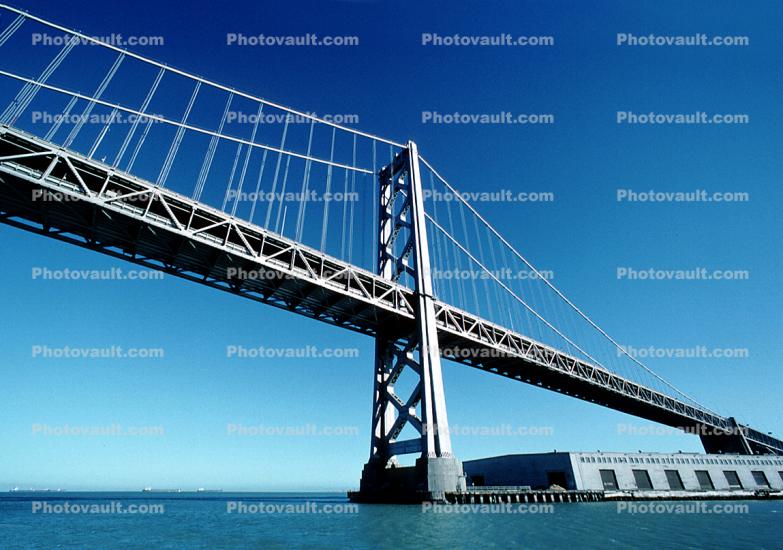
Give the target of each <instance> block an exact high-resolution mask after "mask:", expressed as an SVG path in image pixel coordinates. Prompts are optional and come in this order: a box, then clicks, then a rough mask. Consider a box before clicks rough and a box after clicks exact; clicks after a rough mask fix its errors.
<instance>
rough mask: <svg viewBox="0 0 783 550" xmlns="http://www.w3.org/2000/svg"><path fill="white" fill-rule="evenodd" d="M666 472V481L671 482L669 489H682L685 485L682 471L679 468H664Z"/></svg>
mask: <svg viewBox="0 0 783 550" xmlns="http://www.w3.org/2000/svg"><path fill="white" fill-rule="evenodd" d="M664 471H665V472H666V481H668V482H669V489H671V490H672V491H682V490H683V489H685V487H684V486H683V485H682V478H681V477H680V472H678V471H677V470H664Z"/></svg>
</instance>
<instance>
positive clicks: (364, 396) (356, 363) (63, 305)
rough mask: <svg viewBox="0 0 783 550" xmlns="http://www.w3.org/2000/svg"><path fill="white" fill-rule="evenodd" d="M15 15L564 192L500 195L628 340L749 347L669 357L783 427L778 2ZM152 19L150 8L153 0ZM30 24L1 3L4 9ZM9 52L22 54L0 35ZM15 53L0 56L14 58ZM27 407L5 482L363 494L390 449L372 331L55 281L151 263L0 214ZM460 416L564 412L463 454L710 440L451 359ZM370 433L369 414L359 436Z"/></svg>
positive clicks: (532, 241)
mask: <svg viewBox="0 0 783 550" xmlns="http://www.w3.org/2000/svg"><path fill="white" fill-rule="evenodd" d="M17 5H18V6H19V7H22V8H24V9H27V10H29V11H31V12H32V13H34V14H37V15H40V16H42V17H45V18H49V19H51V20H54V21H57V22H60V23H61V24H64V25H66V26H70V27H74V28H77V29H80V30H82V31H84V32H85V33H87V34H92V35H101V36H103V35H106V34H109V33H111V32H119V33H122V34H123V35H128V36H130V35H162V36H164V37H165V46H163V47H149V48H138V50H139V51H140V52H141V53H144V54H147V55H149V56H151V57H153V58H155V59H158V60H161V61H164V62H166V63H167V64H170V65H173V66H176V67H182V68H185V69H188V70H190V71H192V72H194V73H196V74H200V75H204V76H207V77H209V78H212V79H214V80H216V81H219V82H224V83H226V84H229V85H231V86H233V87H236V88H238V89H243V90H247V91H249V92H253V93H256V94H258V95H260V96H262V97H264V98H267V99H269V100H273V101H278V102H280V103H283V104H285V105H290V106H292V107H297V108H300V109H303V110H308V111H315V112H318V113H355V114H358V115H359V117H360V120H361V123H360V125H359V126H360V127H361V128H362V129H363V130H366V131H369V132H373V133H377V134H379V135H383V136H386V137H390V138H393V139H397V140H406V139H414V140H415V141H416V142H417V143H418V144H419V147H420V149H421V151H422V153H423V154H424V155H425V156H426V157H427V158H428V159H429V160H431V161H432V162H433V163H434V164H435V166H437V167H438V168H439V170H440V171H441V172H442V173H443V174H444V175H445V176H446V177H447V178H448V179H449V180H450V181H451V182H452V183H454V184H456V185H457V186H458V187H459V188H460V189H462V190H466V191H472V190H493V189H512V190H517V191H523V190H527V191H530V190H534V191H551V192H553V193H554V194H555V196H556V200H555V202H553V203H548V204H547V203H537V204H536V203H531V204H520V203H493V204H479V205H478V208H479V210H480V211H482V212H483V213H485V214H486V217H487V218H488V219H489V220H490V221H491V222H492V223H493V224H494V225H495V227H496V228H498V230H499V231H500V232H501V233H503V234H504V235H506V236H507V238H508V239H509V240H510V241H511V242H512V243H513V244H514V245H515V246H517V248H519V249H520V250H522V251H523V252H524V253H525V254H526V255H527V256H528V257H529V258H530V259H532V260H533V261H534V263H535V264H536V265H538V266H541V268H544V269H551V270H553V271H554V272H555V273H556V280H555V282H556V284H557V285H558V286H559V287H560V288H562V289H563V290H564V291H565V292H566V294H567V295H568V296H570V297H571V298H572V300H573V301H574V302H576V303H577V304H579V305H580V306H581V307H582V308H583V309H584V310H585V311H587V312H588V313H589V314H590V315H591V316H592V317H593V318H595V319H596V320H597V321H598V322H599V324H601V325H602V326H603V327H604V328H606V329H607V331H608V332H610V333H611V334H613V335H614V336H615V338H616V339H617V340H619V341H620V342H622V343H625V344H631V345H634V346H638V347H642V346H649V345H656V346H660V347H666V348H683V347H685V348H689V347H693V346H696V345H705V346H708V347H720V348H724V347H725V348H745V349H748V350H749V357H748V358H745V359H736V358H735V359H716V358H709V359H691V360H686V359H669V360H667V359H656V360H650V361H649V364H650V366H651V367H652V368H654V369H655V370H656V372H658V373H660V374H662V375H663V376H665V377H666V378H668V379H670V380H672V381H673V382H674V383H675V384H677V385H678V386H680V387H682V388H683V389H684V390H686V391H688V392H690V393H692V394H694V395H695V396H696V397H697V398H699V399H700V400H701V401H702V402H704V403H705V404H707V405H709V406H711V407H712V408H714V409H717V410H718V411H720V412H721V413H723V414H727V415H734V416H736V417H737V418H738V419H739V420H741V421H745V422H749V423H750V424H752V425H754V426H755V427H757V428H760V429H762V430H765V431H767V430H768V431H772V432H773V433H776V434H778V435H780V434H781V433H783V425H782V424H781V421H780V414H779V404H778V396H779V395H780V392H781V390H783V379H782V377H781V375H780V370H779V364H780V362H781V360H782V359H783V349H782V348H781V344H780V337H779V336H780V333H781V329H783V322H782V320H781V315H780V309H781V305H782V303H781V302H782V300H783V296H781V291H780V285H779V281H780V270H781V267H783V264H782V262H781V255H780V244H781V229H780V224H779V209H780V204H781V200H782V199H783V196H781V195H782V194H781V190H780V187H779V177H780V173H781V168H782V166H781V154H780V151H781V150H782V149H781V146H783V138H782V136H783V133H781V131H780V128H781V127H782V126H781V125H782V124H783V115H782V114H781V110H780V101H779V99H780V94H781V91H783V73H781V70H780V67H781V61H783V60H782V59H781V56H783V51H781V49H780V47H779V36H778V33H777V31H776V28H777V26H776V25H774V24H772V23H773V22H775V21H777V22H781V16H782V15H783V10H781V8H780V7H779V6H777V5H776V4H775V3H773V2H759V3H757V4H756V5H754V8H753V10H750V9H748V8H747V7H744V6H743V4H742V3H740V2H720V3H716V2H691V3H688V4H687V5H683V4H682V3H681V2H638V3H633V4H631V3H628V2H623V1H617V2H584V3H579V5H574V3H572V2H461V3H459V4H454V3H428V4H426V5H421V3H414V2H394V3H391V2H389V3H383V2H370V1H344V2H339V1H334V2H323V1H320V2H299V1H294V2H287V3H279V2H242V3H236V4H232V6H231V8H230V9H216V7H215V3H213V2H200V1H196V2H191V3H188V6H187V9H184V10H183V8H182V7H178V6H175V5H173V4H167V3H160V2H154V3H153V2H148V1H147V0H140V1H139V2H135V3H134V4H133V6H132V7H131V6H130V5H129V6H128V7H118V6H117V5H116V4H108V3H104V2H87V1H82V0H75V1H73V2H68V3H62V2H52V1H32V0H31V1H28V2H25V3H18V4H17ZM153 13H154V16H151V15H150V14H153ZM7 23H8V19H7V18H3V19H2V20H0V25H2V26H3V27H5V25H6V24H7ZM230 32H236V33H239V32H241V33H245V34H247V35H253V34H259V33H265V34H273V35H288V34H294V35H299V34H303V33H308V32H314V33H318V34H320V35H327V34H328V35H356V36H359V37H360V45H359V46H358V47H343V48H338V47H334V48H308V47H302V48H297V47H251V46H248V47H229V46H227V45H226V43H225V42H226V33H230ZM506 32H508V33H512V34H515V35H517V34H529V35H551V36H554V37H555V45H554V46H552V47H538V48H533V47H506V48H502V47H459V48H456V47H440V48H438V47H422V45H421V35H422V33H439V34H441V35H444V36H447V35H453V34H455V33H461V34H465V35H468V34H470V35H495V34H499V33H506ZM620 32H629V33H634V34H638V35H646V34H649V33H655V34H657V35H678V34H693V33H706V34H708V35H747V36H749V37H750V45H749V46H748V47H734V48H731V47H726V48H718V47H704V48H682V47H647V48H645V47H636V48H633V47H618V46H617V45H616V43H615V40H616V34H617V33H620ZM0 56H2V50H0ZM0 58H1V57H0ZM626 110H627V111H634V112H638V113H647V112H650V111H655V112H659V113H691V112H693V111H705V112H710V113H746V114H748V115H749V119H750V123H749V124H745V125H734V126H719V125H694V126H681V125H653V126H651V125H636V126H631V125H621V124H617V123H616V120H615V119H616V113H617V111H626ZM422 111H439V112H442V113H451V112H454V111H460V112H466V113H494V112H498V111H510V112H515V113H552V114H554V115H555V124H552V125H474V124H463V125H434V124H422V123H421V113H422ZM618 188H631V189H634V190H637V191H646V190H648V189H655V190H658V191H689V190H693V189H697V188H701V189H706V190H708V191H710V192H712V191H743V192H747V193H749V194H750V197H751V200H750V201H749V202H746V203H738V204H714V203H712V204H704V203H702V204H686V203H659V204H650V203H618V202H617V201H616V200H615V194H616V190H617V189H618ZM0 244H1V245H2V249H3V253H4V254H3V255H4V268H3V269H2V270H0V288H2V289H4V290H2V291H1V293H0V296H2V299H3V303H4V305H5V308H6V314H5V315H4V316H3V320H2V321H0V328H1V329H2V333H3V335H4V345H3V346H2V348H0V369H2V377H3V381H4V384H3V390H4V392H3V393H4V395H3V400H2V402H3V405H2V413H3V418H4V421H3V423H2V425H0V443H2V447H3V449H5V452H4V453H2V456H0V488H2V487H4V486H14V485H19V486H35V487H44V486H45V487H63V488H70V489H75V488H85V489H136V488H140V487H143V486H145V485H151V486H154V487H183V488H188V487H190V488H192V487H202V486H203V487H221V488H224V489H256V490H263V489H266V490H276V489H280V490H283V489H292V490H304V489H343V488H347V487H351V486H355V485H356V484H357V483H358V479H359V475H360V471H361V466H362V464H363V463H364V461H365V460H366V458H367V455H368V448H369V429H370V426H369V425H370V404H371V398H372V395H371V390H372V361H373V345H372V344H373V343H372V341H371V340H370V339H368V338H365V337H362V336H358V335H355V334H352V333H349V332H347V331H342V330H340V329H337V328H333V327H330V326H327V325H323V324H319V323H317V322H315V321H310V320H308V319H305V318H301V317H298V316H295V315H292V314H290V313H287V312H283V311H279V310H276V309H273V308H265V307H263V306H260V305H258V304H256V303H253V302H250V301H244V300H241V299H239V298H236V297H233V296H230V295H227V294H224V293H218V292H215V291H213V290H210V289H208V288H206V287H201V286H199V285H196V284H193V283H189V282H186V281H181V280H176V279H174V278H172V277H166V278H164V279H163V280H158V281H101V282H89V283H85V282H74V281H44V280H40V279H37V280H34V279H32V277H31V271H32V269H33V268H35V267H46V268H49V269H64V268H69V269H103V268H110V267H115V266H119V267H122V268H124V269H132V266H131V265H130V264H128V265H126V264H122V263H120V262H119V261H117V260H113V259H111V258H107V257H103V256H101V255H98V254H95V253H92V252H88V251H85V250H81V249H78V248H76V247H69V246H66V245H63V244H61V243H58V242H56V241H53V240H47V239H44V238H42V237H38V236H34V235H31V234H27V233H24V232H21V231H19V230H16V229H13V228H10V227H7V226H2V227H0ZM618 266H633V267H637V268H645V267H656V268H659V269H688V268H691V267H697V266H704V267H706V268H708V269H738V270H746V271H748V272H749V273H750V278H749V280H746V281H690V282H684V281H654V282H650V281H627V280H617V277H616V269H617V267H618ZM306 344H312V345H315V346H318V347H321V348H324V347H333V348H345V349H354V348H355V349H357V350H358V357H354V358H349V359H326V360H324V359H269V358H264V359H230V360H228V359H227V358H226V347H227V346H229V345H241V346H245V347H255V346H276V347H302V346H303V345H306ZM36 345H48V346H50V347H58V346H65V345H70V346H84V347H97V346H111V345H118V346H124V347H126V348H130V347H159V348H163V349H165V358H163V359H123V360H118V361H111V360H89V361H82V360H78V359H62V360H58V359H33V358H32V357H31V348H32V347H33V346H36ZM444 378H445V385H446V392H447V403H448V410H449V419H450V422H451V424H452V425H459V426H467V427H471V426H474V427H475V426H479V427H480V426H484V427H496V426H501V425H504V424H510V425H512V426H525V427H548V428H550V431H551V432H552V433H551V434H550V435H546V436H521V435H517V436H475V435H474V436H469V435H462V436H455V437H454V438H453V445H454V449H455V453H456V454H457V456H458V457H460V458H462V459H470V458H477V457H481V456H489V455H494V454H505V453H517V452H537V451H547V450H551V449H559V450H565V449H574V450H593V449H602V450H605V449H606V450H609V449H611V450H628V451H635V450H637V449H643V450H650V451H676V450H678V449H681V450H692V451H698V450H701V447H700V444H699V442H698V439H697V438H695V437H689V436H684V435H674V436H673V435H668V436H647V437H645V436H627V435H622V434H619V433H618V424H626V423H631V424H633V425H634V426H645V425H646V424H645V423H643V422H641V421H639V420H637V419H633V418H631V417H628V416H625V415H622V414H620V413H617V412H614V411H610V410H606V409H602V408H599V407H596V406H592V405H589V404H586V403H583V402H581V401H578V400H573V399H568V398H565V397H562V396H559V395H557V394H554V393H549V392H545V391H542V390H539V389H537V388H533V387H530V386H526V385H522V384H519V383H514V382H511V381H509V380H505V379H503V378H500V377H495V376H490V375H487V374H484V373H482V372H479V371H476V370H472V369H468V368H465V367H462V366H459V365H455V364H450V363H446V364H445V365H444ZM34 424H40V425H48V426H62V425H64V424H69V425H71V426H94V425H106V424H120V425H122V426H125V427H130V426H164V428H165V435H164V436H160V437H149V436H146V437H142V436H137V437H106V436H104V437H101V436H94V437H77V436H71V437H66V436H60V437H57V436H43V435H40V434H33V433H32V431H33V430H32V429H31V426H32V425H34ZM227 424H245V425H258V424H263V425H267V426H304V425H308V424H312V425H316V426H319V427H349V428H353V431H352V432H351V434H350V435H345V436H325V435H322V436H315V437H307V436H289V437H283V436H243V437H237V436H230V435H228V434H227V430H226V426H227ZM349 431H350V430H349Z"/></svg>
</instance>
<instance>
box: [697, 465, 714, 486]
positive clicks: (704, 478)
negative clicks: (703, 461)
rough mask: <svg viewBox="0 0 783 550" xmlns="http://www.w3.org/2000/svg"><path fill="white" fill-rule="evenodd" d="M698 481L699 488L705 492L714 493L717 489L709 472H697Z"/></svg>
mask: <svg viewBox="0 0 783 550" xmlns="http://www.w3.org/2000/svg"><path fill="white" fill-rule="evenodd" d="M696 479H697V480H698V481H699V487H701V488H702V489H704V490H705V491H712V490H713V489H715V485H714V484H713V483H712V478H711V477H710V473H709V472H708V471H707V470H696Z"/></svg>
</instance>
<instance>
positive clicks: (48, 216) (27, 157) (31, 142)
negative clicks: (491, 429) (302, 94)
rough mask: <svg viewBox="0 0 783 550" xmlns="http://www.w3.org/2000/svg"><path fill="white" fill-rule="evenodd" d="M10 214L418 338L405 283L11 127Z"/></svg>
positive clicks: (687, 410) (524, 366)
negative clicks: (360, 267)
mask: <svg viewBox="0 0 783 550" xmlns="http://www.w3.org/2000/svg"><path fill="white" fill-rule="evenodd" d="M0 221H2V222H4V223H7V224H9V225H13V226H15V227H20V228H23V229H26V230H29V231H33V232H36V233H39V234H43V235H46V236H48V237H51V238H55V239H59V240H62V241H66V242H69V243H72V244H76V245H79V246H82V247H86V248H89V249H92V250H96V251H99V252H102V253H104V254H109V255H112V256H115V257H118V258H122V259H124V260H127V261H130V262H133V263H136V264H140V265H144V266H147V267H150V268H152V269H156V270H160V271H163V272H166V273H169V274H172V275H176V276H178V277H182V278H185V279H189V280H192V281H197V282H199V283H202V284H205V285H209V286H211V287H213V288H218V289H220V290H224V291H227V292H232V293H234V294H238V295H240V296H244V297H246V298H250V299H253V300H256V301H259V302H263V303H266V304H269V305H274V306H276V307H280V308H284V309H287V310H289V311H294V312H296V313H299V314H301V315H305V316H308V317H311V318H314V319H319V320H321V321H324V322H328V323H331V324H334V325H337V326H341V327H344V328H348V329H351V330H354V331H357V332H361V333H364V334H368V335H375V334H377V333H378V331H379V330H383V331H384V333H385V334H390V335H391V336H395V335H396V334H406V333H410V331H411V327H412V326H413V322H414V318H415V317H414V316H415V311H414V307H415V306H414V304H415V303H416V301H415V300H414V296H413V292H412V291H411V290H410V289H408V288H406V287H404V286H401V285H398V284H395V283H393V282H390V281H387V280H385V279H383V278H381V277H379V276H377V275H375V274H373V273H370V272H368V271H365V270H362V269H359V268H357V267H355V266H352V265H350V264H348V263H345V262H342V261H340V260H337V259H335V258H332V257H330V256H328V255H326V254H323V253H322V252H320V251H317V250H314V249H312V248H309V247H306V246H304V245H302V244H301V243H297V242H294V241H291V240H289V239H286V238H284V237H281V236H280V235H277V234H274V233H272V232H270V231H267V230H265V229H263V228H261V227H259V226H256V225H251V224H248V223H246V222H244V221H242V220H239V219H235V218H232V217H231V216H229V215H228V214H226V213H224V212H222V211H219V210H216V209H213V208H210V207H208V206H206V205H204V204H201V203H199V202H196V201H193V200H191V199H189V198H187V197H185V196H183V195H180V194H178V193H175V192H173V191H169V190H168V189H163V188H159V187H156V186H155V185H153V184H152V183H150V182H147V181H144V180H140V179H138V178H135V177H133V176H131V175H129V174H126V173H121V172H119V171H116V170H114V169H112V168H111V167H109V166H107V165H105V164H102V163H100V162H97V161H94V160H92V159H88V158H86V157H84V156H83V155H80V154H78V153H75V152H73V151H69V150H64V149H60V148H58V147H57V146H56V145H54V144H51V143H48V142H45V141H43V140H41V139H39V138H36V137H34V136H31V135H29V134H26V133H24V132H21V131H19V130H16V129H14V128H8V127H0ZM242 270H244V273H243V272H242ZM248 273H251V274H253V276H251V277H249V276H247V274H248ZM436 317H437V325H438V337H439V343H440V346H441V348H442V349H445V350H447V351H446V353H445V356H446V357H448V358H450V359H453V360H455V361H457V362H460V363H463V364H466V365H469V366H472V367H475V368H480V369H482V370H485V371H487V372H492V373H495V374H498V375H501V376H505V377H508V378H512V379H515V380H518V381H522V382H525V383H528V384H532V385H536V386H540V387H543V388H545V389H549V390H552V391H557V392H560V393H563V394H566V395H570V396H573V397H577V398H579V399H582V400H585V401H590V402H593V403H597V404H600V405H602V406H605V407H609V408H612V409H615V410H618V411H622V412H625V413H628V414H632V415H635V416H638V417H641V418H645V419H649V420H653V421H656V422H660V423H663V424H667V425H670V426H675V427H680V428H685V429H688V430H692V431H693V433H699V431H700V430H703V429H704V428H707V429H718V430H729V429H730V428H731V427H732V423H731V421H730V419H729V418H725V417H722V416H718V415H715V414H712V413H710V412H708V411H704V410H702V409H699V408H697V407H694V406H692V405H691V404H689V403H686V402H683V401H680V400H678V399H675V398H673V397H669V396H667V395H664V394H661V393H659V392H657V391H655V390H652V389H650V388H647V387H645V386H642V385H640V384H637V383H636V382H633V381H631V380H628V379H626V378H623V377H621V376H618V375H616V374H614V373H611V372H609V371H607V370H605V369H603V368H600V367H597V366H595V365H592V364H590V363H587V362H585V361H582V360H580V359H578V358H576V357H573V356H571V355H568V354H565V353H563V352H561V351H558V350H555V349H553V348H551V347H549V346H546V345H544V344H542V343H540V342H536V341H535V340H532V339H530V338H527V337H525V336H524V335H521V334H518V333H515V332H513V331H511V330H508V329H506V328H504V327H501V326H499V325H496V324H493V323H490V322H488V321H486V320H484V319H481V318H479V317H477V316H475V315H472V314H470V313H468V312H465V311H462V310H459V309H457V308H454V307H452V306H450V305H448V304H446V303H443V302H437V304H436ZM448 350H458V353H456V354H451V355H450V354H449V351H448ZM746 437H747V439H748V441H749V442H750V443H751V445H752V446H753V448H754V450H757V451H762V452H764V451H774V452H777V453H783V441H780V440H778V439H775V438H772V437H770V436H768V435H766V434H764V433H762V432H759V431H757V430H753V429H750V428H748V429H747V433H746Z"/></svg>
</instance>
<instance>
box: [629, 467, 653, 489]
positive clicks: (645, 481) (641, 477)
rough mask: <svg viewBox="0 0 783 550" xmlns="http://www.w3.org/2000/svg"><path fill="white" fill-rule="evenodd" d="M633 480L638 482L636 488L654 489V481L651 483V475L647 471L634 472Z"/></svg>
mask: <svg viewBox="0 0 783 550" xmlns="http://www.w3.org/2000/svg"><path fill="white" fill-rule="evenodd" d="M633 478H634V480H635V481H636V486H637V487H638V488H639V489H652V488H653V486H652V481H650V474H648V473H647V470H634V471H633Z"/></svg>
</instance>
